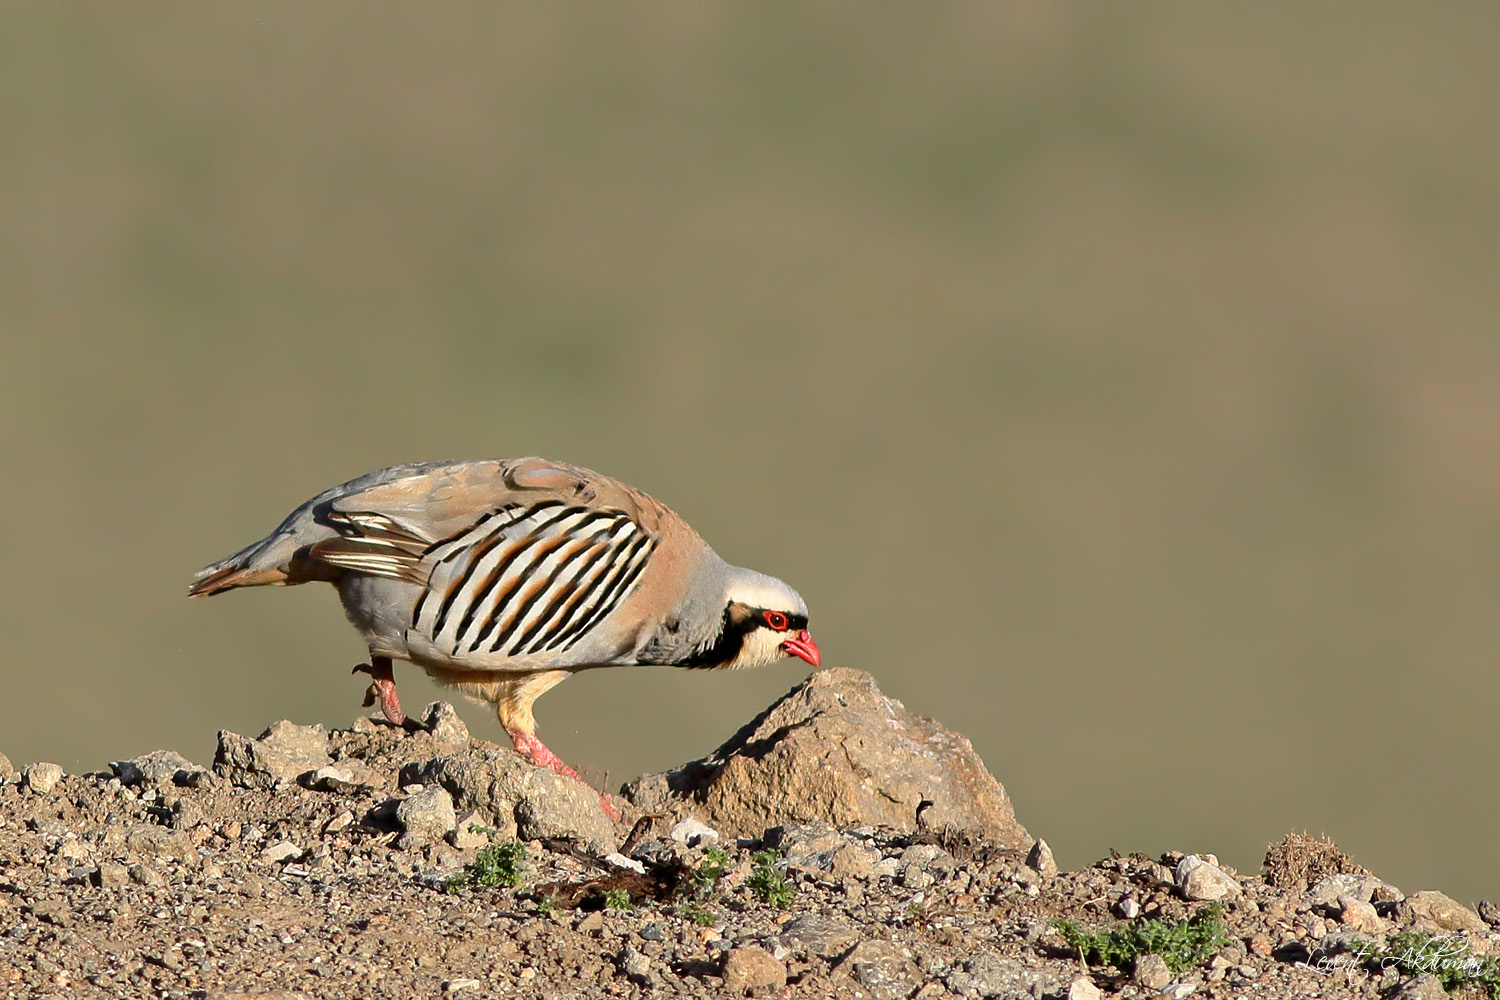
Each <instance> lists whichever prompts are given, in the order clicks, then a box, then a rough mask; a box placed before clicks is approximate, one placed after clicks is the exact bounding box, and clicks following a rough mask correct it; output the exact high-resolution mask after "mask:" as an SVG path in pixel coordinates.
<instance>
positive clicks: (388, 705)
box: [350, 656, 422, 730]
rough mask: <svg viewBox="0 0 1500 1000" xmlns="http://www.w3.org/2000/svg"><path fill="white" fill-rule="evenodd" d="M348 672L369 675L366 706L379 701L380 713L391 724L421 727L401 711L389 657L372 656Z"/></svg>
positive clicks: (414, 727)
mask: <svg viewBox="0 0 1500 1000" xmlns="http://www.w3.org/2000/svg"><path fill="white" fill-rule="evenodd" d="M350 673H355V674H361V673H363V674H369V675H370V678H371V679H370V687H369V690H367V691H366V692H365V707H366V708H369V707H370V706H371V705H373V704H375V702H377V701H379V702H380V711H381V714H383V715H384V716H385V717H386V718H387V719H389V720H390V723H391V725H393V726H400V727H401V728H402V729H406V730H414V729H421V728H422V726H421V724H420V723H419V722H417V721H416V720H415V719H408V718H407V717H406V713H405V712H403V711H401V699H400V698H397V697H396V677H395V675H394V674H393V673H392V672H391V661H390V658H389V657H385V656H372V657H370V662H369V663H361V664H359V665H357V666H356V667H355V668H354V669H353V670H352V671H350Z"/></svg>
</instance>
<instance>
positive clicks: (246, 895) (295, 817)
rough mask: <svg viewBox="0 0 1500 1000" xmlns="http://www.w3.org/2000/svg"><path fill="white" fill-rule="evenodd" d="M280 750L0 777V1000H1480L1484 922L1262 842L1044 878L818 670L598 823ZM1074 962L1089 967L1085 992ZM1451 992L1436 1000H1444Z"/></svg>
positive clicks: (634, 789)
mask: <svg viewBox="0 0 1500 1000" xmlns="http://www.w3.org/2000/svg"><path fill="white" fill-rule="evenodd" d="M427 722H428V727H429V729H428V731H426V732H419V733H415V734H408V733H405V732H402V731H401V730H397V729H394V728H392V727H390V726H388V725H386V724H384V723H383V722H375V721H371V720H361V721H360V722H359V723H358V724H357V725H356V726H355V727H354V728H353V729H350V730H338V731H334V732H331V733H325V732H324V731H323V730H322V729H321V728H317V727H301V726H295V725H292V724H290V723H277V724H276V725H274V726H272V727H271V728H270V729H268V730H267V731H266V732H265V733H264V734H262V735H261V736H260V737H258V738H255V739H249V738H246V737H243V736H238V735H236V734H233V733H221V734H220V740H219V750H218V753H217V755H216V759H215V761H214V763H213V765H212V766H211V767H200V766H197V765H195V764H193V763H191V762H189V761H186V760H183V759H182V758H180V757H178V756H176V755H175V754H172V753H170V752H166V751H158V752H156V753H153V754H148V755H146V756H144V757H141V758H137V759H136V760H133V761H119V762H115V763H113V764H112V765H111V766H110V768H109V769H107V770H101V771H98V772H94V773H91V774H82V775H65V774H63V773H62V772H61V769H60V768H57V767H56V766H55V765H51V764H46V763H37V764H31V765H29V766H27V767H25V768H24V769H22V771H21V773H20V774H17V773H16V772H15V770H14V768H12V767H11V765H10V763H9V762H8V761H6V760H5V758H3V757H0V994H3V995H5V996H9V997H127V996H128V997H134V996H142V997H144V996H152V997H181V998H188V997H217V998H223V997H238V996H249V995H257V996H268V997H308V998H314V997H330V998H343V997H351V998H352V997H403V998H404V997H422V996H434V997H455V998H464V1000H469V998H472V1000H479V998H483V997H548V998H564V997H594V996H610V997H644V996H670V995H703V996H715V997H717V996H745V995H751V996H782V997H793V996H798V997H800V996H806V997H850V998H854V997H874V998H882V1000H884V998H896V997H932V998H938V997H992V996H998V997H1017V998H1019V997H1047V996H1051V997H1067V998H1070V1000H1084V998H1091V997H1100V996H1106V995H1108V996H1119V997H1147V996H1163V997H1173V998H1182V997H1188V996H1193V997H1267V998H1281V997H1286V998H1291V997H1297V998H1302V997H1320V996H1321V997H1395V996H1399V997H1403V998H1436V997H1440V996H1444V995H1448V996H1476V997H1477V996H1487V995H1489V993H1488V990H1489V988H1490V987H1489V985H1488V984H1489V983H1491V982H1500V961H1496V962H1492V961H1491V959H1490V957H1489V956H1490V955H1491V953H1492V951H1495V950H1496V945H1497V943H1500V935H1497V934H1495V933H1493V932H1492V930H1491V926H1490V923H1488V922H1487V921H1494V922H1496V923H1500V910H1496V909H1494V908H1491V907H1490V906H1488V904H1481V905H1480V908H1479V912H1478V913H1475V912H1473V911H1471V910H1469V909H1467V908H1465V907H1463V906H1460V905H1459V904H1457V903H1455V902H1454V901H1453V900H1451V899H1448V898H1447V897H1446V896H1442V895H1441V894H1438V893H1430V892H1427V893H1420V892H1419V893H1414V894H1411V895H1404V894H1403V893H1401V892H1400V891H1399V890H1397V889H1396V888H1395V887H1393V886H1390V885H1388V884H1386V883H1385V882H1382V881H1381V880H1380V879H1378V878H1376V877H1374V876H1372V875H1370V874H1369V873H1368V872H1365V871H1364V870H1363V869H1360V868H1359V867H1358V866H1357V865H1355V864H1354V863H1353V862H1352V861H1351V860H1350V859H1349V858H1348V857H1347V856H1346V855H1343V854H1342V853H1341V852H1339V851H1338V850H1337V849H1336V848H1334V847H1333V846H1332V845H1330V844H1326V843H1322V842H1319V841H1316V840H1312V839H1310V838H1304V837H1298V836H1295V835H1293V836H1289V837H1288V838H1287V839H1286V840H1285V841H1283V842H1281V843H1279V844H1276V845H1273V846H1272V848H1271V850H1270V852H1269V853H1268V856H1267V865H1266V869H1265V871H1264V872H1263V873H1259V874H1248V873H1246V874H1241V873H1237V872H1234V871H1233V870H1231V869H1228V868H1227V867H1223V866H1220V865H1218V864H1217V862H1216V861H1215V859H1214V858H1213V857H1212V856H1201V857H1200V856H1197V855H1189V856H1183V855H1179V854H1168V855H1165V856H1163V857H1160V858H1147V857H1144V856H1139V855H1133V856H1130V857H1112V858H1107V859H1104V860H1102V861H1100V862H1099V863H1098V864H1096V865H1094V866H1092V867H1090V868H1086V869H1083V870H1081V871H1075V872H1059V871H1057V868H1056V865H1055V864H1054V863H1053V862H1052V858H1051V853H1050V851H1048V850H1047V848H1046V845H1045V844H1044V843H1042V842H1039V841H1033V840H1032V838H1031V837H1030V836H1029V835H1028V834H1027V832H1026V831H1025V830H1024V829H1023V828H1022V827H1021V826H1020V825H1019V824H1018V823H1016V821H1015V817H1014V814H1013V812H1012V810H1011V806H1010V803H1009V800H1008V799H1007V798H1006V796H1005V792H1004V789H1003V788H1002V787H1001V786H1000V785H999V784H998V783H997V782H995V781H994V779H993V778H991V777H990V776H989V775H988V774H987V773H986V772H985V771H984V769H983V766H982V764H980V763H979V761H978V758H977V757H976V756H975V755H974V754H973V751H972V749H971V748H970V747H969V745H968V741H966V740H964V739H963V738H962V737H959V736H957V735H955V734H953V733H951V732H948V731H947V730H944V729H943V728H942V727H941V726H939V725H937V724H936V723H933V722H931V721H930V720H926V719H921V718H920V717H917V716H914V715H911V714H910V713H908V712H906V710H905V709H904V707H902V706H901V705H900V703H899V702H895V701H892V700H891V699H887V698H884V697H883V696H882V695H880V693H879V691H878V690H877V689H876V687H875V684H874V682H873V680H872V679H870V678H869V677H868V676H867V675H864V674H860V673H858V672H855V671H849V670H832V671H823V672H821V673H819V674H815V675H814V676H813V677H812V678H810V679H809V681H808V682H807V683H805V684H803V685H801V686H799V687H798V688H797V689H795V690H794V691H793V692H791V693H790V694H789V695H788V696H787V697H786V698H784V699H782V700H781V701H779V702H778V703H777V704H776V705H774V706H772V707H771V708H770V709H768V710H767V711H766V712H765V713H763V714H762V715H761V716H759V717H758V718H756V719H755V720H752V722H751V723H750V724H748V725H747V726H746V727H745V729H744V730H742V731H741V732H740V733H738V734H736V735H735V737H734V738H733V739H731V740H730V741H729V742H728V743H726V744H725V746H724V747H723V748H721V749H720V750H719V751H717V752H716V753H715V754H714V755H712V756H710V757H709V758H706V759H705V760H702V761H695V762H692V763H690V764H688V765H684V767H682V768H680V769H678V770H675V771H672V772H668V773H667V774H663V775H651V776H646V777H643V778H641V779H638V780H637V781H635V782H632V783H631V784H630V785H628V786H627V787H626V796H627V798H626V799H625V800H621V801H620V804H621V805H622V808H623V810H624V812H625V814H626V822H625V823H624V824H621V825H619V826H616V825H614V824H612V823H610V822H609V821H608V820H606V819H605V818H604V815H603V813H602V812H601V811H600V809H599V806H598V802H597V798H596V797H595V795H594V793H593V792H592V791H591V790H589V789H588V788H586V787H585V786H583V785H581V784H579V783H577V782H574V781H572V780H570V779H564V778H560V777H558V776H557V775H554V774H552V773H550V772H547V771H541V770H538V769H536V768H532V767H530V766H529V765H527V764H525V763H523V762H522V761H520V760H519V758H518V757H517V756H516V754H515V753H514V752H513V751H511V750H510V749H509V748H504V747H497V746H494V745H492V744H488V743H484V742H481V741H478V740H473V739H471V738H470V737H469V735H468V732H467V730H466V729H465V728H464V726H463V723H462V722H461V721H460V720H459V718H458V716H457V715H456V714H455V713H454V712H453V710H452V708H451V707H450V706H447V705H443V704H437V705H434V706H432V707H431V708H430V709H429V711H428V714H427ZM1091 962H1092V964H1090V963H1091ZM1445 984H1446V985H1447V986H1450V987H1453V988H1454V992H1453V993H1447V994H1445V992H1444V986H1445Z"/></svg>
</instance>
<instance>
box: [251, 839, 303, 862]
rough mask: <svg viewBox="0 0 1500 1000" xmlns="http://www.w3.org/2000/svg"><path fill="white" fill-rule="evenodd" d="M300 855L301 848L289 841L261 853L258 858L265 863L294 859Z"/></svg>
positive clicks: (279, 843)
mask: <svg viewBox="0 0 1500 1000" xmlns="http://www.w3.org/2000/svg"><path fill="white" fill-rule="evenodd" d="M301 853H302V848H300V847H298V846H297V845H296V844H294V843H292V842H291V841H290V840H283V841H280V842H278V843H275V844H272V845H271V846H270V847H267V848H266V849H265V850H263V851H261V852H260V856H261V859H262V860H265V861H285V860H286V859H288V858H295V857H297V856H299V855H300V854H301Z"/></svg>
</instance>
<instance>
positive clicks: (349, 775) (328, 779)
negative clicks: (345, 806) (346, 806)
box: [300, 764, 368, 795]
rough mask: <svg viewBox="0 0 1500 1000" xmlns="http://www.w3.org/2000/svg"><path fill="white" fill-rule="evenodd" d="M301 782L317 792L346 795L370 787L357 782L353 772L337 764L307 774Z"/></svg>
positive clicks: (302, 777)
mask: <svg viewBox="0 0 1500 1000" xmlns="http://www.w3.org/2000/svg"><path fill="white" fill-rule="evenodd" d="M300 780H301V782H302V784H303V785H304V786H306V787H308V788H311V789H312V790H313V791H315V792H339V793H341V794H344V795H348V794H350V793H352V792H357V791H359V790H360V788H361V787H368V786H365V785H363V784H362V783H361V782H358V781H356V780H355V778H354V774H353V772H351V771H350V770H349V769H348V768H344V767H339V766H337V765H335V764H330V765H328V766H327V767H320V768H318V769H317V770H316V771H310V772H307V773H306V774H303V775H302V776H301V779H300Z"/></svg>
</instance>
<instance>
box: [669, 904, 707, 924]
mask: <svg viewBox="0 0 1500 1000" xmlns="http://www.w3.org/2000/svg"><path fill="white" fill-rule="evenodd" d="M672 912H673V913H675V914H677V915H678V916H679V917H681V918H682V919H683V920H686V921H688V922H689V923H692V924H697V925H698V926H699V927H712V926H713V925H714V924H716V923H718V922H719V918H718V915H717V914H715V913H714V911H713V910H712V909H710V908H709V907H707V906H704V905H703V904H701V903H678V904H677V905H676V906H675V907H674V908H673V910H672Z"/></svg>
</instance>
